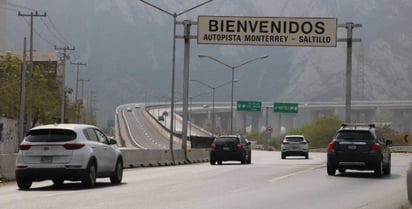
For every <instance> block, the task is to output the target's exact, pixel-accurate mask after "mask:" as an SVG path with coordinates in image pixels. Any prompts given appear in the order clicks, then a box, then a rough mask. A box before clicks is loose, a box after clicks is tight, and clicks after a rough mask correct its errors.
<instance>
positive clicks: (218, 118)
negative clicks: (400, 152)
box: [176, 100, 412, 136]
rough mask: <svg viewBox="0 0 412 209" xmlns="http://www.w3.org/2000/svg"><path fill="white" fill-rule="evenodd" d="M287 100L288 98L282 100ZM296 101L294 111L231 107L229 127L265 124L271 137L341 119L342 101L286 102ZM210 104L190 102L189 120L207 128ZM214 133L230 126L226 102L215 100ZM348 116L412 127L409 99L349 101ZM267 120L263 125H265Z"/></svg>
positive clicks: (258, 127) (405, 129) (257, 128)
mask: <svg viewBox="0 0 412 209" xmlns="http://www.w3.org/2000/svg"><path fill="white" fill-rule="evenodd" d="M282 102H286V103H289V101H282ZM290 103H298V112H297V113H278V112H273V102H262V111H260V112H244V111H241V112H240V111H236V107H234V110H235V111H234V120H233V130H234V132H235V131H239V132H245V131H246V130H248V131H260V130H261V129H262V128H265V127H266V126H268V127H272V130H273V131H272V136H278V135H280V132H281V128H282V127H283V128H285V129H286V131H289V130H291V129H293V128H298V127H302V126H303V125H305V124H308V123H310V122H312V121H314V120H316V119H319V118H322V117H327V116H336V117H338V118H342V120H343V119H344V118H345V102H344V101H337V102H295V101H294V102H290ZM212 105H213V104H212V103H211V102H196V103H193V106H192V108H191V110H189V112H190V115H191V117H190V118H191V121H192V122H193V123H195V124H196V125H198V126H200V127H202V128H204V129H207V130H211V123H212V118H213V117H212ZM176 106H177V109H176V111H177V113H181V111H182V110H181V106H180V105H179V104H177V105H176ZM214 106H215V109H214V112H215V127H216V132H217V134H219V132H221V131H223V130H229V129H230V102H215V105H214ZM351 109H352V111H351V114H352V115H351V118H352V121H353V122H362V123H384V124H388V125H390V126H391V128H392V129H394V130H396V131H398V132H399V133H409V131H410V130H412V100H391V101H386V100H381V101H352V104H351ZM266 121H267V125H266Z"/></svg>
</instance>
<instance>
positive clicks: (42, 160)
mask: <svg viewBox="0 0 412 209" xmlns="http://www.w3.org/2000/svg"><path fill="white" fill-rule="evenodd" d="M52 161H53V157H51V156H42V157H41V158H40V163H52Z"/></svg>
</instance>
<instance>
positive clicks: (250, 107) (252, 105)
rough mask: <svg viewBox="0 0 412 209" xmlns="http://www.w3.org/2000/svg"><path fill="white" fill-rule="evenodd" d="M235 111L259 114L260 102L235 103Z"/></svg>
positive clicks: (260, 109)
mask: <svg viewBox="0 0 412 209" xmlns="http://www.w3.org/2000/svg"><path fill="white" fill-rule="evenodd" d="M236 110H237V111H252V112H261V111H262V102H258V101H237V109H236Z"/></svg>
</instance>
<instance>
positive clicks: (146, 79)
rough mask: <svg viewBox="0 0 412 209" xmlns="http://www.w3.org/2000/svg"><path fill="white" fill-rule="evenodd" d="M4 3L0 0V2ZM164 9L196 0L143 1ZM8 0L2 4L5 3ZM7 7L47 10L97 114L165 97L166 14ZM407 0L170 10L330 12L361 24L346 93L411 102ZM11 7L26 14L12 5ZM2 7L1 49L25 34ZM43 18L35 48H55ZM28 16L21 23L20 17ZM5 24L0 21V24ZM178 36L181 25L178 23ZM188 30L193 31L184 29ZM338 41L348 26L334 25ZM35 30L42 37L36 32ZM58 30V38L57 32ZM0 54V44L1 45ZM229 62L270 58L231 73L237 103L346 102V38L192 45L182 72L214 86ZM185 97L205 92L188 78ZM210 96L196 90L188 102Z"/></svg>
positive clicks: (280, 0) (226, 97)
mask: <svg viewBox="0 0 412 209" xmlns="http://www.w3.org/2000/svg"><path fill="white" fill-rule="evenodd" d="M3 1H4V0H3ZM147 1H148V2H150V3H151V4H154V5H156V6H158V7H160V8H162V9H164V10H167V11H168V12H171V13H173V12H176V13H180V12H182V11H184V10H186V9H188V8H191V7H193V6H195V5H197V4H200V3H202V2H204V1H200V0H193V1H187V0H147ZM9 2H10V1H9ZM13 3H14V4H17V5H23V6H24V7H25V8H34V9H37V10H39V11H44V12H47V14H48V18H50V20H51V21H52V22H53V23H54V25H55V27H56V28H57V29H58V30H59V32H60V33H61V34H62V35H63V36H64V37H65V38H66V39H67V40H68V41H67V42H69V43H70V44H72V45H74V46H75V47H76V52H75V53H72V54H71V60H70V61H82V62H87V66H86V67H84V68H82V70H81V77H82V78H86V79H90V80H91V81H90V82H89V83H88V84H86V88H87V89H90V90H94V91H96V93H97V97H96V100H97V101H96V102H97V108H98V112H97V114H98V120H99V123H100V124H101V125H105V124H106V122H105V121H106V120H108V119H111V118H112V117H113V114H114V109H115V107H116V106H117V105H119V104H124V103H131V102H145V101H146V102H167V98H168V97H170V96H169V95H170V87H171V69H172V67H171V65H172V43H173V40H172V39H173V38H172V36H173V18H172V16H170V15H168V14H166V13H164V12H161V11H159V10H157V9H154V8H153V7H151V6H148V5H146V4H144V3H142V2H140V1H138V0H134V1H130V0H71V1H51V0H36V1H35V2H33V1H29V0H13ZM411 9H412V1H408V0H393V1H386V0H362V1H359V0H346V1H337V0H336V1H330V0H307V1H302V0H257V1H248V0H231V1H229V0H214V1H213V2H211V3H208V4H206V5H204V6H202V7H199V8H197V9H195V10H193V11H190V12H187V13H185V14H182V15H180V16H178V18H177V20H178V21H183V20H186V19H189V20H193V21H196V20H197V16H198V15H215V16H263V17H336V18H338V23H346V22H354V23H361V24H362V27H361V28H355V29H354V31H353V34H354V38H361V39H362V42H361V43H354V44H353V67H352V69H353V73H352V75H353V80H352V85H353V86H352V90H353V94H352V98H353V99H362V100H385V99H411V96H412V94H411V93H410V92H411V91H410V90H411V89H412V83H411V82H410V81H411V79H412V74H411V73H410V71H411V66H412V59H411V56H410V54H411V52H412V38H411V36H410V34H411V32H412V24H410V20H411V19H412V14H411V13H409V11H410V10H411ZM19 10H21V11H25V12H30V10H29V11H27V10H24V9H22V8H20V9H19ZM4 11H7V14H8V15H7V27H4V26H3V28H7V29H8V31H7V48H6V50H16V51H21V49H22V40H23V36H28V25H27V19H26V18H23V17H19V16H17V11H15V10H10V9H9V10H4V8H2V7H0V12H4ZM48 18H40V17H37V18H35V29H36V30H37V31H38V34H40V35H38V34H37V35H36V34H35V48H36V49H37V50H49V51H50V50H53V49H54V46H53V44H54V45H58V46H62V45H67V42H66V41H64V40H63V41H62V40H61V38H60V40H59V39H57V38H56V35H53V34H52V33H51V32H49V29H48V28H47V26H49V28H50V26H51V23H50V20H49V19H48ZM24 20H26V21H24ZM4 22H6V21H4V20H3V21H1V20H0V28H1V24H2V23H3V24H4ZM176 28H177V34H178V35H181V34H182V33H183V32H182V26H181V25H177V26H176ZM192 31H193V32H192V34H195V31H196V28H195V27H193V28H192ZM338 34H339V35H338V36H339V38H344V37H345V36H346V30H345V29H343V28H340V29H339V30H338ZM40 36H41V37H42V38H40ZM57 36H58V35H57ZM176 47H177V48H176V97H177V99H179V97H181V92H182V77H183V41H182V40H181V39H177V40H176ZM0 50H2V49H1V48H0ZM200 54H204V55H210V56H213V57H215V58H217V59H219V60H222V61H224V62H225V63H227V64H229V65H237V64H240V63H242V62H244V61H246V60H250V59H251V58H255V57H259V56H263V55H268V56H269V58H267V59H265V60H259V61H256V62H253V63H250V64H248V65H245V66H243V67H242V68H238V69H236V71H235V79H237V80H238V81H239V82H237V83H236V84H235V96H234V97H235V100H262V101H297V102H298V101H344V98H345V83H346V82H345V76H346V44H345V43H338V46H337V47H336V48H308V47H273V46H231V45H226V46H223V45H197V43H196V41H192V42H191V59H190V68H191V69H190V78H191V79H197V80H201V81H203V82H205V83H207V84H209V85H211V86H217V85H220V84H222V83H225V82H227V81H230V80H231V71H230V69H229V68H225V66H223V65H221V64H219V63H216V62H213V61H212V60H208V59H201V58H198V56H197V55H200ZM66 72H67V80H68V81H67V85H68V86H69V87H74V86H75V84H74V83H75V79H76V78H75V77H76V76H75V70H74V66H72V65H70V64H68V65H67V70H66ZM190 91H191V93H190V94H191V95H197V94H199V93H202V92H205V91H209V89H205V88H204V87H202V86H200V85H198V84H196V83H191V84H190ZM230 93H231V91H230V86H224V87H221V88H219V89H217V90H216V101H230V96H231V95H230ZM199 100H202V101H210V100H211V96H210V95H209V96H201V97H198V98H196V101H199Z"/></svg>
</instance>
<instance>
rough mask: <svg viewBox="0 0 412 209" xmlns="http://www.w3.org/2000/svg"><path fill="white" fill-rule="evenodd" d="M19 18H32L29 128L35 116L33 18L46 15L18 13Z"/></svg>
mask: <svg viewBox="0 0 412 209" xmlns="http://www.w3.org/2000/svg"><path fill="white" fill-rule="evenodd" d="M18 16H23V17H30V58H29V59H30V74H29V99H28V101H29V105H28V106H29V113H28V119H27V124H28V127H29V128H31V126H32V124H31V123H32V120H33V119H32V115H33V17H46V13H43V14H39V13H38V12H37V11H36V12H35V13H33V12H30V14H22V13H20V11H19V12H18Z"/></svg>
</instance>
